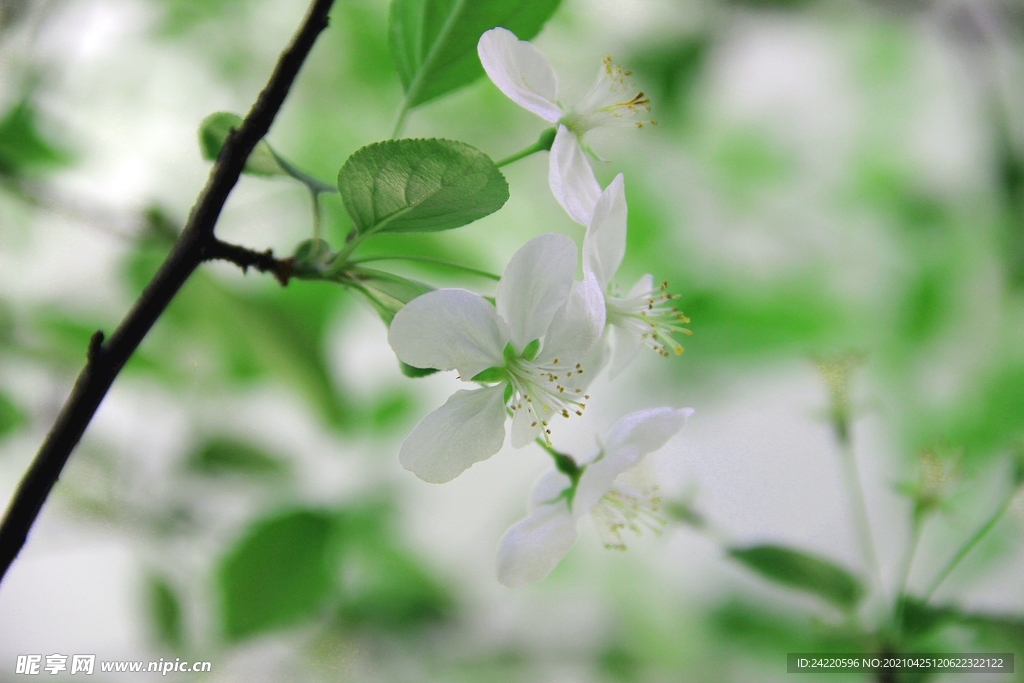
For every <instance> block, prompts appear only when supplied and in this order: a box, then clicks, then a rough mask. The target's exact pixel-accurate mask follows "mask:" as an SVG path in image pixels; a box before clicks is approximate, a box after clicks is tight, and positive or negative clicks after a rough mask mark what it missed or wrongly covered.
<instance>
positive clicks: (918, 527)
mask: <svg viewBox="0 0 1024 683" xmlns="http://www.w3.org/2000/svg"><path fill="white" fill-rule="evenodd" d="M926 521H927V518H926V517H923V516H921V515H918V514H915V515H914V521H913V527H912V528H911V531H910V547H909V548H908V550H907V559H906V560H905V561H904V563H903V570H902V572H901V576H900V580H899V583H897V584H896V589H897V590H896V606H895V609H894V613H893V625H894V629H895V631H896V638H897V640H898V639H899V637H900V632H901V631H902V630H903V607H904V603H905V598H904V596H905V595H906V592H907V580H908V579H909V578H910V570H911V569H913V567H914V558H915V557H916V556H917V548H918V546H919V545H920V543H921V531H922V529H923V528H924V524H925V522H926Z"/></svg>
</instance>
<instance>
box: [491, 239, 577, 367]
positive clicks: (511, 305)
mask: <svg viewBox="0 0 1024 683" xmlns="http://www.w3.org/2000/svg"><path fill="white" fill-rule="evenodd" d="M576 260H577V258H576V244H575V243H574V242H573V241H572V240H571V239H569V238H568V237H566V236H565V235H556V234H553V233H549V234H547V235H541V236H540V237H534V238H533V239H532V240H530V241H529V242H527V243H526V244H524V245H523V247H522V248H521V249H520V250H519V251H517V252H516V253H515V255H513V256H512V260H511V261H509V262H508V266H506V267H505V272H504V273H503V274H502V276H501V281H500V282H498V291H497V294H496V301H497V310H498V315H499V316H501V318H502V319H503V320H504V321H505V322H506V323H507V324H508V328H509V335H510V337H511V340H512V345H513V346H515V347H516V351H519V352H522V350H523V348H524V347H525V346H526V345H527V344H529V343H530V342H532V341H533V340H534V339H540V338H541V337H543V336H544V334H545V333H546V332H547V331H548V327H549V326H550V325H551V319H552V318H553V317H554V315H555V311H557V310H558V309H559V308H561V306H562V304H563V303H565V300H566V298H568V296H569V290H570V288H571V287H572V283H573V278H574V277H575V274H576Z"/></svg>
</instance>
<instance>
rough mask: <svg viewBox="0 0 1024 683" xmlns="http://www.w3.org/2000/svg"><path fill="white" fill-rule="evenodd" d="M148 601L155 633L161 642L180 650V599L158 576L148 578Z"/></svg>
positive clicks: (182, 627) (181, 639) (182, 632)
mask: <svg viewBox="0 0 1024 683" xmlns="http://www.w3.org/2000/svg"><path fill="white" fill-rule="evenodd" d="M148 592H149V596H148V601H149V608H150V615H151V617H152V619H153V626H154V628H155V629H156V635H157V637H158V638H159V639H160V641H161V642H162V643H164V644H165V645H168V646H170V647H171V648H173V649H175V650H180V649H181V647H182V645H184V643H185V631H184V625H183V624H182V616H181V601H180V600H179V599H178V595H177V594H176V593H175V592H174V589H173V588H172V587H171V585H170V584H169V583H167V581H166V580H164V579H163V578H161V577H158V576H151V577H150V578H149V586H148Z"/></svg>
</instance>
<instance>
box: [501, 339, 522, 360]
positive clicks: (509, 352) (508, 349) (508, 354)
mask: <svg viewBox="0 0 1024 683" xmlns="http://www.w3.org/2000/svg"><path fill="white" fill-rule="evenodd" d="M501 355H502V356H504V357H505V362H506V363H511V362H512V361H514V360H515V359H516V356H517V355H518V354H517V353H516V347H514V346H512V342H509V343H508V344H505V348H504V349H502V350H501Z"/></svg>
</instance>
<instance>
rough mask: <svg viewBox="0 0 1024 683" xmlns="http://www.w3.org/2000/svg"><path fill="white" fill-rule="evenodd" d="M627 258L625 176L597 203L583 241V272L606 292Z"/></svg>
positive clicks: (603, 194)
mask: <svg viewBox="0 0 1024 683" xmlns="http://www.w3.org/2000/svg"><path fill="white" fill-rule="evenodd" d="M625 255H626V187H625V182H624V180H623V178H622V174H621V173H620V174H619V175H617V176H615V180H613V181H612V182H611V185H609V186H608V187H606V188H605V190H604V192H602V193H601V196H600V197H598V199H597V205H596V206H595V207H594V215H593V217H592V218H591V219H590V225H589V226H588V227H587V235H586V237H584V238H583V268H584V269H586V270H589V271H591V272H593V273H594V275H595V276H596V277H597V281H598V282H599V283H601V289H602V290H604V289H607V288H608V283H609V282H611V281H612V277H614V276H615V271H617V270H618V269H619V266H620V265H621V264H622V258H623V256H625Z"/></svg>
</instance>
